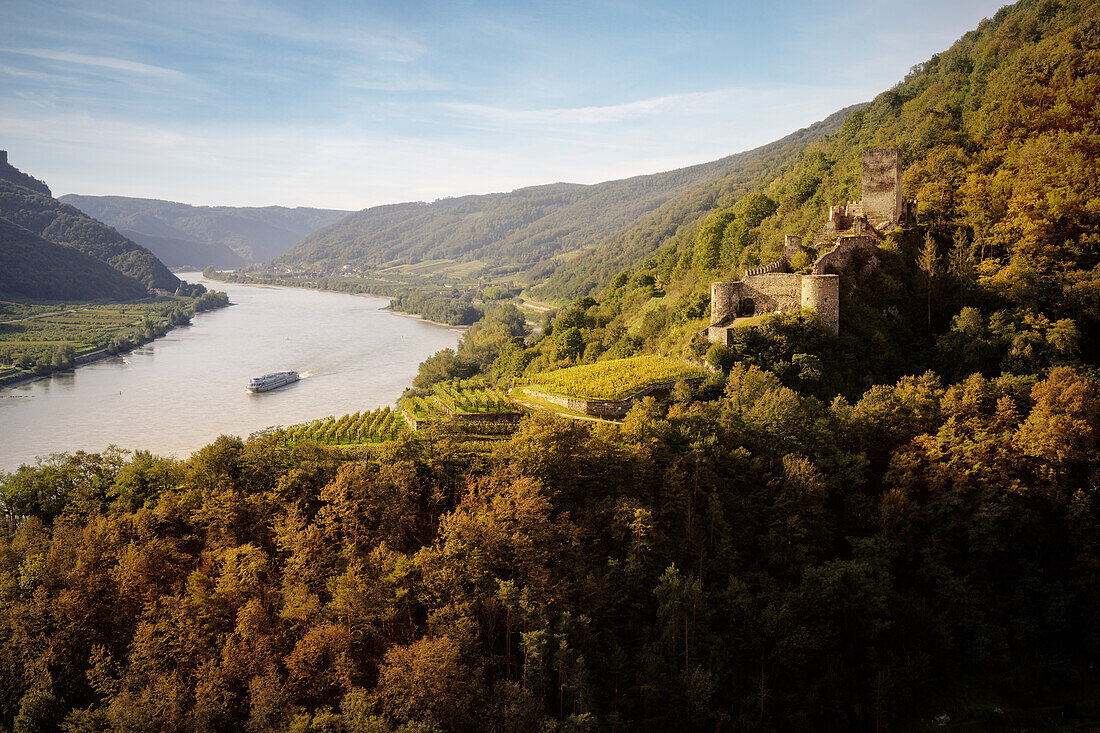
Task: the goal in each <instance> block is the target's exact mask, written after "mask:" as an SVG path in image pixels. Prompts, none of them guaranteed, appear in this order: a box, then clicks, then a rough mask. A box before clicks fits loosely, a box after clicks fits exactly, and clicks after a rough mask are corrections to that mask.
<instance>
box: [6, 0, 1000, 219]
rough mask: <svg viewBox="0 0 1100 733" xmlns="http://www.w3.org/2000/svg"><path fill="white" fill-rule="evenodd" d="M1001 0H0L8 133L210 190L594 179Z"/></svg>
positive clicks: (92, 172) (826, 85) (156, 187)
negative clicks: (833, 0)
mask: <svg viewBox="0 0 1100 733" xmlns="http://www.w3.org/2000/svg"><path fill="white" fill-rule="evenodd" d="M1002 4H1003V3H998V2H988V1H979V0H929V1H928V2H895V1H894V0H856V1H855V2H843V3H818V2H785V1H784V0H778V1H776V2H764V3H760V2H751V3H750V2H741V1H740V0H737V1H731V2H691V1H690V0H687V1H683V2H620V1H618V0H609V1H607V2H599V1H598V0H592V1H589V2H554V1H553V0H550V1H549V2H547V1H545V0H544V1H543V2H462V1H461V0H450V1H446V0H445V1H443V2H400V3H397V2H395V3H389V4H382V3H366V2H364V3H357V2H324V1H314V2H308V3H306V2H302V3H293V2H268V1H257V0H217V1H215V2H207V1H206V0H195V1H190V0H184V1H174V2H163V1H161V0H142V1H139V2H131V1H130V0H117V1H111V2H93V1H91V0H82V1H80V2H57V1H55V0H22V1H15V0H0V17H2V18H3V23H0V148H6V149H7V150H8V151H9V158H10V160H11V162H12V163H13V164H14V165H16V166H17V167H19V168H21V169H22V170H24V171H26V172H28V173H31V174H32V175H35V176H37V177H39V178H42V179H44V180H45V181H46V182H47V183H48V184H50V186H51V188H52V189H53V191H54V193H55V195H59V194H63V193H83V194H117V195H124V196H144V197H150V198H164V199H171V200H175V201H184V202H187V203H195V204H227V205H241V206H259V205H268V204H282V205H287V206H296V205H303V206H323V207H334V208H346V209H360V208H364V207H366V206H372V205H376V204H382V203H391V202H396V201H408V200H433V199H436V198H440V197H443V196H452V195H461V194H465V193H486V192H490V191H507V190H511V189H514V188H518V187H520V186H527V185H535V184H540V183H550V182H554V181H571V182H578V183H595V182H598V181H604V180H610V179H615V178H623V177H626V176H631V175H637V174H641V173H652V172H655V171H660V170H668V169H671V168H677V167H681V166H684V165H691V164H694V163H701V162H704V161H708V160H713V159H715V158H719V157H722V156H724V155H728V154H730V153H735V152H739V151H741V150H747V149H749V148H752V147H755V146H757V145H760V144H763V143H766V142H769V141H771V140H774V139H776V138H778V137H781V136H783V135H786V134H787V133H789V132H792V131H794V130H797V129H798V128H800V127H804V126H806V125H808V124H810V123H812V122H814V121H816V120H819V119H821V118H823V117H825V116H827V115H828V114H830V113H831V112H834V111H836V110H837V109H839V108H841V107H844V106H846V105H849V104H853V103H855V102H860V101H865V100H869V99H871V98H872V97H874V96H875V95H876V94H877V93H879V92H881V91H883V90H884V89H887V88H889V87H890V86H892V85H893V84H895V83H896V82H897V81H898V80H900V79H901V78H902V77H903V76H904V75H905V73H906V72H907V71H908V69H909V68H910V67H911V66H913V65H914V64H916V63H919V62H921V61H924V60H926V59H927V58H928V57H929V56H931V55H932V54H933V53H935V52H937V51H940V50H943V49H944V48H946V47H947V46H949V45H950V44H951V43H952V42H953V41H954V40H955V39H957V38H958V37H959V36H961V35H962V34H963V33H965V32H966V31H967V30H970V29H971V28H973V27H974V26H976V25H977V23H978V22H979V21H980V20H981V19H982V18H985V17H989V16H991V15H993V13H995V12H996V10H997V9H998V8H999V7H1000V5H1002Z"/></svg>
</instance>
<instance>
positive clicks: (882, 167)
mask: <svg viewBox="0 0 1100 733" xmlns="http://www.w3.org/2000/svg"><path fill="white" fill-rule="evenodd" d="M862 204H863V215H864V216H865V217H867V221H868V222H869V223H870V224H871V226H873V227H874V228H875V229H878V230H885V229H891V228H893V227H895V226H897V224H898V221H900V219H901V216H902V215H903V214H904V213H905V204H904V202H903V201H902V198H901V151H900V150H898V149H897V148H876V149H873V150H864V151H863V201H862Z"/></svg>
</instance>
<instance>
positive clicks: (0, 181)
mask: <svg viewBox="0 0 1100 733" xmlns="http://www.w3.org/2000/svg"><path fill="white" fill-rule="evenodd" d="M8 167H9V168H10V166H8ZM11 170H13V171H15V172H16V173H19V171H17V170H16V169H14V168H12V169H11ZM4 175H5V172H4V169H0V217H2V218H4V219H7V220H8V221H10V222H12V223H14V224H17V225H19V226H20V227H22V228H24V229H27V230H29V231H30V232H32V233H34V234H36V235H37V236H39V237H41V238H43V239H45V240H47V241H50V242H53V243H55V244H62V245H67V246H69V247H72V248H74V249H77V250H79V251H81V252H83V253H84V254H86V255H90V256H92V257H94V258H96V259H97V260H100V261H102V262H106V263H107V264H108V265H110V266H111V267H113V268H115V269H116V270H118V271H119V272H121V273H122V274H123V275H127V276H129V277H132V278H133V279H135V280H137V281H138V282H140V283H141V284H142V285H144V286H145V287H146V288H163V289H164V290H168V291H170V292H171V291H175V289H176V288H178V287H179V284H180V281H179V278H177V277H176V276H175V275H173V274H172V273H171V272H169V270H168V268H167V267H165V266H164V264H163V263H162V262H161V261H160V260H158V259H157V258H156V257H155V256H154V255H153V253H152V252H150V251H149V250H147V249H145V248H144V247H142V246H140V245H137V244H134V243H133V242H131V241H130V240H129V239H127V238H126V237H124V236H122V235H121V234H119V233H118V232H117V231H115V230H114V229H112V228H111V227H109V226H107V225H106V224H103V223H102V222H99V221H96V220H95V219H93V218H91V217H89V216H88V215H86V214H84V213H83V212H81V211H79V210H77V209H75V208H73V207H72V206H69V205H67V204H63V203H61V202H59V201H58V200H57V199H55V198H53V197H52V196H50V195H49V193H48V191H49V189H48V188H47V189H45V190H46V193H43V192H41V190H38V189H30V188H25V187H24V186H23V185H22V183H20V181H21V180H22V179H20V178H19V177H17V176H14V175H12V176H11V178H12V179H14V182H13V181H12V180H8V178H5V177H4ZM20 175H22V174H20ZM32 180H33V179H32Z"/></svg>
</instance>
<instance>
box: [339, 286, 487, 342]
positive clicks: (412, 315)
mask: <svg viewBox="0 0 1100 733" xmlns="http://www.w3.org/2000/svg"><path fill="white" fill-rule="evenodd" d="M326 292H330V293H331V292H335V291H332V290H328V291H326ZM371 297H374V298H382V297H385V296H382V295H374V296H371ZM382 310H385V311H389V312H390V313H392V314H394V315H395V316H402V317H403V318H415V319H416V320H418V321H421V322H422V323H430V324H432V325H433V326H441V327H443V328H446V329H447V330H449V331H454V332H455V333H465V332H466V329H468V328H469V326H456V325H454V324H452V323H442V322H440V321H433V320H431V319H430V318H425V317H424V316H422V315H420V314H419V313H405V312H404V311H395V310H394V309H393V308H390V307H389V306H386V307H385V308H383V309H382Z"/></svg>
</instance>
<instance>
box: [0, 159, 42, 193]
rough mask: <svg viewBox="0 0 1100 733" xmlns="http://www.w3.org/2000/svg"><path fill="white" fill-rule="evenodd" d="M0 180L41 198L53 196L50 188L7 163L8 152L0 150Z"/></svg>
mask: <svg viewBox="0 0 1100 733" xmlns="http://www.w3.org/2000/svg"><path fill="white" fill-rule="evenodd" d="M0 180H3V181H8V182H10V183H14V184H15V185H17V186H22V187H23V188H29V189H30V190H32V191H34V192H35V193H40V194H42V195H43V196H53V194H52V193H50V187H49V186H47V185H46V184H45V183H44V182H43V181H40V180H38V179H37V178H35V177H34V176H29V175H27V174H26V173H24V172H23V171H21V170H19V169H18V168H16V167H15V166H13V165H12V164H11V163H9V162H8V151H6V150H0Z"/></svg>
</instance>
